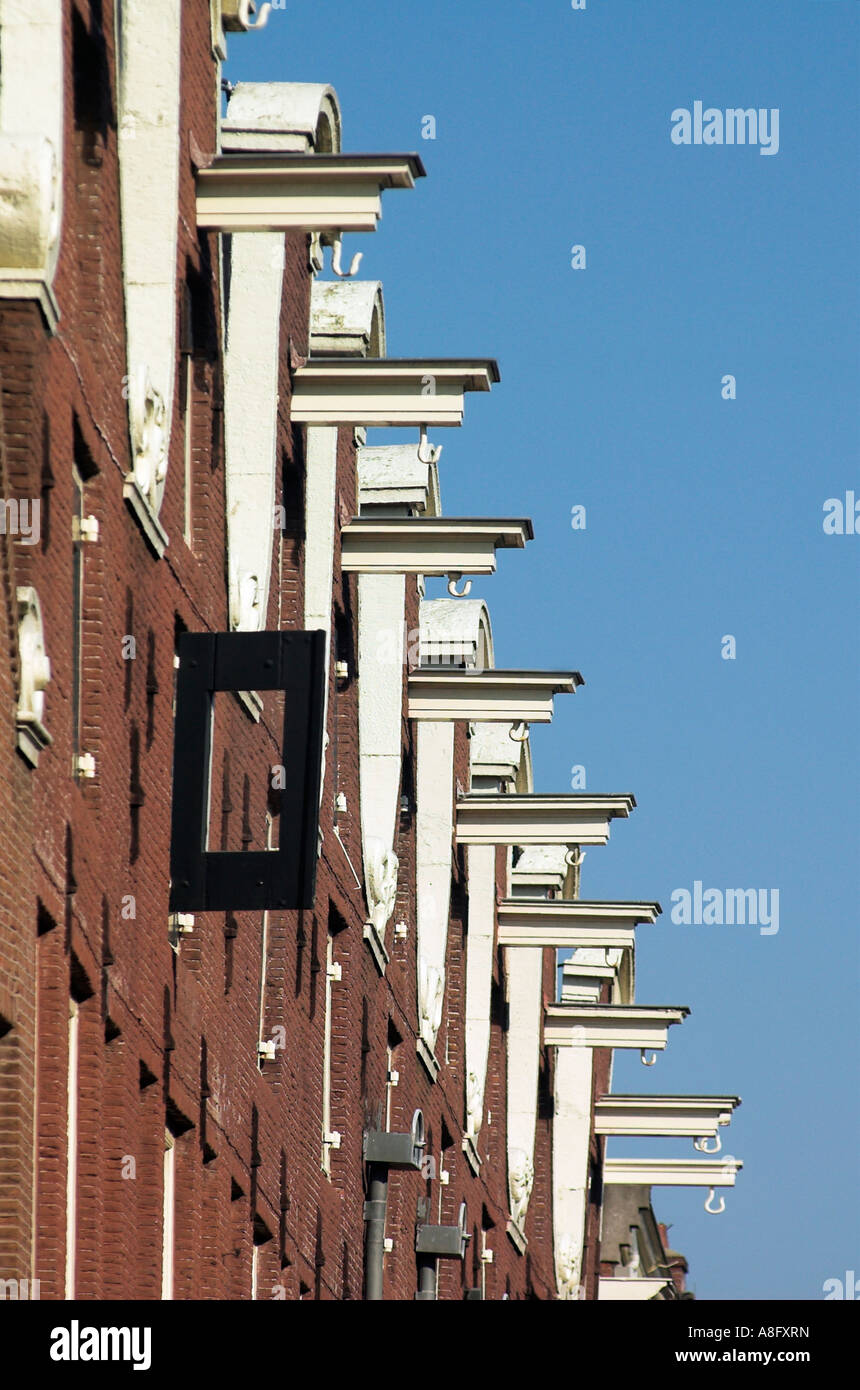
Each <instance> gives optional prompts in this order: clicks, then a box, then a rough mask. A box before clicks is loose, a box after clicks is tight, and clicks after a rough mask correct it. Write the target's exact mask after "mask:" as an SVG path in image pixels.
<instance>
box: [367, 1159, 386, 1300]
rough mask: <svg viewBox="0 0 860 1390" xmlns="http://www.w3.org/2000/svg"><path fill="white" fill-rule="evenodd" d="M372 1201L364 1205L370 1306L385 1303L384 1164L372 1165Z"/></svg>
mask: <svg viewBox="0 0 860 1390" xmlns="http://www.w3.org/2000/svg"><path fill="white" fill-rule="evenodd" d="M368 1176H369V1178H370V1197H369V1199H368V1200H367V1201H366V1202H365V1204H364V1220H365V1222H366V1224H367V1242H366V1246H365V1293H364V1297H365V1299H366V1301H367V1302H368V1303H378V1302H380V1301H381V1299H382V1262H383V1257H384V1255H385V1213H386V1209H387V1207H388V1169H387V1168H386V1167H385V1165H384V1164H382V1163H371V1165H370V1167H369V1170H368Z"/></svg>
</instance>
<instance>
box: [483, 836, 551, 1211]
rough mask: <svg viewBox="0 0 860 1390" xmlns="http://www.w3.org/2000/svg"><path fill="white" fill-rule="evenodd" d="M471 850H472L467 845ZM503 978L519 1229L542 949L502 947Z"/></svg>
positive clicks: (531, 1131)
mask: <svg viewBox="0 0 860 1390" xmlns="http://www.w3.org/2000/svg"><path fill="white" fill-rule="evenodd" d="M470 852H471V850H470ZM505 973H506V976H507V984H508V1035H507V1039H508V1191H509V1196H510V1206H511V1219H512V1220H513V1221H514V1223H515V1225H516V1226H517V1227H518V1228H519V1230H520V1232H523V1230H524V1228H525V1220H526V1212H527V1210H528V1204H529V1197H530V1196H531V1190H532V1183H533V1180H534V1143H535V1121H536V1119H537V1092H538V1066H539V1062H540V1048H541V1009H542V997H541V981H542V977H543V951H542V950H540V949H539V948H537V949H534V950H530V949H523V950H516V951H510V950H506V951H505Z"/></svg>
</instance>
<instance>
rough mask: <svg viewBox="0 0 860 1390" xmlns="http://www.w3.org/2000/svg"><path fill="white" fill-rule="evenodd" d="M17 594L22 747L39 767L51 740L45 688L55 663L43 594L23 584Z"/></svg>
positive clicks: (26, 756) (29, 759)
mask: <svg viewBox="0 0 860 1390" xmlns="http://www.w3.org/2000/svg"><path fill="white" fill-rule="evenodd" d="M16 596H17V600H18V655H19V657H20V662H21V671H20V690H19V695H18V708H17V711H16V725H17V731H18V748H19V750H20V752H21V753H22V754H23V755H24V757H25V758H26V760H27V762H28V763H30V764H31V766H33V767H38V765H39V753H40V752H41V751H42V749H43V748H47V746H48V744H49V743H50V742H51V735H50V734H49V733H48V731H47V729H46V728H45V726H44V718H45V688H46V686H47V685H48V682H49V681H50V679H51V663H50V661H49V660H48V656H47V653H46V651H45V633H44V628H43V626H42V607H41V604H40V603H39V595H38V594H37V592H36V590H35V589H33V588H30V587H29V586H21V587H19V588H18V590H17V595H16Z"/></svg>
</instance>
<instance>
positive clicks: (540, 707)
mask: <svg viewBox="0 0 860 1390" xmlns="http://www.w3.org/2000/svg"><path fill="white" fill-rule="evenodd" d="M582 684H583V681H582V677H581V676H580V675H579V672H578V671H497V670H488V671H466V670H463V669H461V668H459V667H445V666H440V667H439V668H438V669H429V668H421V669H419V670H417V671H412V672H411V673H410V675H409V718H410V719H421V720H424V719H432V720H434V721H437V722H438V721H439V720H442V721H446V720H458V719H462V720H468V721H469V722H470V723H473V722H481V723H489V722H495V723H510V724H519V723H526V724H549V723H550V722H551V720H552V710H553V697H554V696H555V695H561V694H570V693H572V692H573V691H574V690H576V688H577V686H579V685H582ZM470 797H473V798H474V799H475V800H476V801H477V800H478V794H477V793H471V794H470ZM513 799H514V798H513V797H508V796H504V795H502V796H483V797H481V801H482V802H486V803H488V804H489V803H491V802H492V803H493V804H495V803H496V802H497V801H500V800H501V801H509V800H513ZM499 843H500V844H501V843H502V841H499ZM517 843H518V842H517ZM540 843H543V841H540Z"/></svg>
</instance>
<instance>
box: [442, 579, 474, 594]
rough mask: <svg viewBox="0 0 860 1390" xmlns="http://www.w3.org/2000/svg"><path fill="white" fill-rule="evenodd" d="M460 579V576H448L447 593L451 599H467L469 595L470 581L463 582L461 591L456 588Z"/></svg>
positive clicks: (470, 590) (470, 589)
mask: <svg viewBox="0 0 860 1390" xmlns="http://www.w3.org/2000/svg"><path fill="white" fill-rule="evenodd" d="M462 578H463V576H462V574H449V575H448V593H449V594H450V595H451V597H452V598H468V596H469V594H470V593H471V592H472V581H471V579H467V580H465V582H464V584H463V587H462V589H458V588H457V581H458V580H460V579H462Z"/></svg>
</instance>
